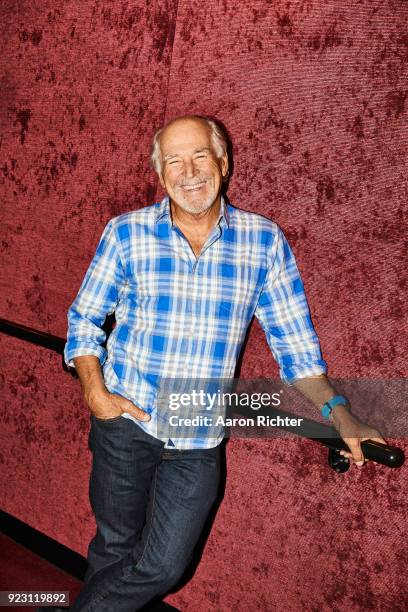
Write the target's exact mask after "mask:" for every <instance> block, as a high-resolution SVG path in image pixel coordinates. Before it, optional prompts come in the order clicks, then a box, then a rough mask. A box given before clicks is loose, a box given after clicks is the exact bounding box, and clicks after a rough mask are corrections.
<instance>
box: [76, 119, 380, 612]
mask: <svg viewBox="0 0 408 612" xmlns="http://www.w3.org/2000/svg"><path fill="white" fill-rule="evenodd" d="M152 163H153V165H154V167H155V169H156V171H157V173H158V176H159V180H160V183H161V185H162V186H163V188H164V189H165V190H166V192H167V197H166V198H165V199H164V200H163V201H162V202H161V203H159V204H155V205H151V206H147V207H145V208H142V209H140V210H137V211H132V212H129V213H125V214H123V215H120V216H118V217H115V218H113V219H111V220H110V221H109V223H108V224H107V226H106V227H105V230H104V232H103V235H102V238H101V241H100V243H99V245H98V248H97V251H96V254H95V257H94V259H93V260H92V262H91V265H90V267H89V269H88V271H87V273H86V276H85V278H84V280H83V283H82V285H81V288H80V290H79V293H78V295H77V297H76V299H75V300H74V302H73V304H72V305H71V307H70V310H69V313H68V321H69V330H68V339H67V344H66V348H65V360H66V363H67V364H69V365H71V366H75V368H76V370H77V373H78V376H79V378H80V382H81V385H82V389H83V394H84V398H85V401H86V403H87V404H88V406H89V408H90V412H91V430H90V439H89V444H90V448H91V450H92V452H93V466H92V474H91V480H90V499H91V505H92V509H93V511H94V514H95V518H96V522H97V533H96V535H95V537H94V538H93V540H92V542H91V543H90V546H89V551H88V564H89V567H88V573H87V576H86V582H85V585H84V588H83V590H82V591H81V593H80V594H79V596H78V598H77V600H76V602H75V604H74V606H73V608H72V609H73V610H74V611H75V612H85V611H87V612H91V611H97V612H112V611H113V610H115V612H125V611H129V612H133V611H134V610H138V609H139V608H141V607H142V606H143V605H144V604H146V603H147V602H148V601H150V600H151V599H152V598H154V597H156V596H157V595H160V594H163V593H165V592H166V591H168V590H169V588H170V587H171V586H172V585H173V584H175V582H177V580H178V579H179V578H180V577H181V575H182V574H183V572H184V570H185V568H186V566H187V564H188V562H189V560H190V559H191V555H192V552H193V549H194V546H195V544H196V542H197V540H198V537H199V535H200V533H201V530H202V527H203V525H204V522H205V520H206V518H207V516H208V513H209V511H210V509H211V507H212V505H213V504H214V502H215V500H216V498H217V489H218V482H219V448H220V447H219V442H220V439H215V440H214V439H213V438H206V437H205V436H203V435H200V431H199V430H197V432H196V435H195V436H194V437H192V436H188V435H184V432H183V430H182V429H181V430H180V436H179V437H177V436H175V437H172V438H165V437H163V438H162V437H160V436H159V435H158V431H160V427H159V425H160V418H161V415H160V411H159V409H158V407H157V397H158V390H159V387H160V379H161V378H163V377H164V378H166V379H167V378H168V379H172V378H177V377H180V376H183V377H193V378H194V379H200V378H202V379H207V378H211V377H215V378H220V379H228V378H231V377H233V375H234V370H235V366H236V361H237V358H238V356H239V353H240V349H241V347H242V344H243V341H244V338H245V333H246V330H247V327H248V325H249V323H250V321H251V318H252V316H253V315H255V316H256V317H257V318H258V319H259V321H260V323H261V325H262V327H263V329H264V331H265V334H266V337H267V340H268V343H269V346H270V348H271V350H272V352H273V354H274V356H275V358H276V359H277V361H278V364H279V366H280V375H281V378H282V379H283V381H284V382H286V383H288V384H294V385H295V386H296V387H297V388H298V389H299V390H300V391H301V392H302V393H303V394H304V395H306V396H307V397H308V398H309V399H310V400H311V401H312V402H313V403H314V404H315V405H316V406H317V407H318V408H321V407H322V406H323V405H325V410H326V411H327V412H328V413H331V415H330V416H331V418H332V420H333V423H334V425H335V427H336V428H337V429H338V431H339V432H340V435H342V437H343V438H344V439H345V440H346V442H347V444H348V446H349V448H350V451H351V452H350V453H345V454H346V455H347V456H348V457H350V458H352V459H353V460H354V461H356V463H357V464H360V465H361V464H362V463H363V462H364V458H363V455H362V453H361V448H360V441H361V440H362V439H368V438H372V439H374V440H376V441H378V442H382V443H384V442H385V441H384V440H383V438H382V437H381V436H380V434H379V433H378V432H377V431H375V430H373V429H370V428H367V426H364V425H363V424H362V423H360V422H359V421H358V420H357V419H355V418H354V417H353V416H352V415H351V413H350V412H349V410H348V407H347V400H346V399H345V398H342V397H339V396H336V392H335V391H334V389H333V388H332V387H331V385H330V383H329V381H328V380H327V378H326V375H325V374H326V364H325V362H324V361H323V359H322V356H321V353H320V348H319V343H318V339H317V336H316V334H315V331H314V329H313V326H312V323H311V319H310V314H309V310H308V306H307V302H306V298H305V294H304V291H303V285H302V282H301V279H300V277H299V272H298V269H297V267H296V263H295V259H294V256H293V253H292V251H291V249H290V247H289V245H288V243H287V241H286V239H285V236H284V235H283V233H282V231H281V230H280V228H279V227H278V226H277V225H276V224H275V223H273V222H272V221H270V220H269V219H267V218H265V217H262V216H260V215H256V214H254V213H251V212H246V211H243V210H240V209H238V208H235V207H234V206H231V205H230V204H228V203H226V201H225V200H224V198H223V197H222V187H223V183H224V182H225V181H226V179H227V177H228V155H227V141H226V137H225V135H224V133H223V131H222V130H221V128H220V127H219V126H218V125H217V124H216V123H215V122H213V121H210V120H208V119H205V118H203V117H198V116H184V117H179V118H176V119H175V120H173V121H171V122H170V123H169V124H167V126H165V128H164V129H161V130H159V132H157V133H156V135H155V137H154V140H153V149H152ZM113 312H115V316H116V327H115V328H114V330H113V332H112V334H111V335H110V337H109V339H108V343H107V348H106V349H105V348H104V347H103V346H102V344H103V342H104V340H105V338H106V336H105V332H104V331H103V330H102V325H103V323H104V320H105V317H106V315H108V314H110V313H113ZM101 366H103V373H102V369H101ZM335 396H336V399H335V400H333V398H334V397H335Z"/></svg>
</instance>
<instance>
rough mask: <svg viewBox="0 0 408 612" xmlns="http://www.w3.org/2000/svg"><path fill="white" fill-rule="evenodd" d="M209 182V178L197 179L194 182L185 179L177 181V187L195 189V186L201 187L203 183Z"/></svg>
mask: <svg viewBox="0 0 408 612" xmlns="http://www.w3.org/2000/svg"><path fill="white" fill-rule="evenodd" d="M207 180H208V178H207V177H204V176H203V177H197V178H196V179H195V180H194V181H186V180H185V179H184V180H183V179H182V180H180V181H177V183H176V185H177V187H195V185H200V184H201V183H206V182H207Z"/></svg>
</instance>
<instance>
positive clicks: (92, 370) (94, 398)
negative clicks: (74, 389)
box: [74, 355, 150, 421]
mask: <svg viewBox="0 0 408 612" xmlns="http://www.w3.org/2000/svg"><path fill="white" fill-rule="evenodd" d="M74 365H75V368H76V371H77V373H78V377H79V380H80V382H81V386H82V392H83V394H84V398H85V401H86V403H87V404H88V406H89V408H90V410H91V412H92V414H93V415H94V416H95V417H96V418H97V419H114V418H115V417H118V416H120V415H121V414H122V413H123V412H126V413H127V414H130V415H131V416H133V417H135V419H138V420H139V421H150V415H149V414H148V413H147V412H145V411H144V410H141V409H140V408H138V406H135V404H134V403H133V402H131V401H130V400H128V399H126V398H125V397H123V396H122V395H119V394H117V393H110V392H109V391H108V389H107V388H106V387H105V382H104V379H103V376H102V370H101V366H100V363H99V359H98V357H95V356H94V355H81V356H80V357H74Z"/></svg>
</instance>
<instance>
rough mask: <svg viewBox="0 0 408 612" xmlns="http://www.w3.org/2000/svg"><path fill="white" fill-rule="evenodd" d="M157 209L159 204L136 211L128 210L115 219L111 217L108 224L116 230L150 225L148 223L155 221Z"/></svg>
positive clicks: (149, 205)
mask: <svg viewBox="0 0 408 612" xmlns="http://www.w3.org/2000/svg"><path fill="white" fill-rule="evenodd" d="M159 207H160V202H155V203H154V204H148V205H147V206H142V207H141V208H138V209H136V210H130V211H128V212H125V213H122V214H121V215H117V216H116V217H112V219H111V220H110V223H111V224H112V226H113V227H114V228H116V229H119V228H124V227H126V226H138V225H139V226H140V225H150V223H152V222H154V220H155V219H156V215H157V213H158V211H159Z"/></svg>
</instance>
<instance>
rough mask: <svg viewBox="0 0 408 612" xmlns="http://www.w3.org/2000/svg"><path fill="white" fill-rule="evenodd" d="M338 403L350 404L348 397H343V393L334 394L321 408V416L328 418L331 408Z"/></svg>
mask: <svg viewBox="0 0 408 612" xmlns="http://www.w3.org/2000/svg"><path fill="white" fill-rule="evenodd" d="M340 404H343V406H350V403H349V401H348V399H347V398H346V397H344V395H335V396H334V397H332V398H331V399H329V401H328V402H326V403H325V404H324V405H323V407H322V409H321V413H322V415H323V417H324V418H325V419H330V415H331V413H332V410H333V408H335V407H336V406H339V405H340Z"/></svg>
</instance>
